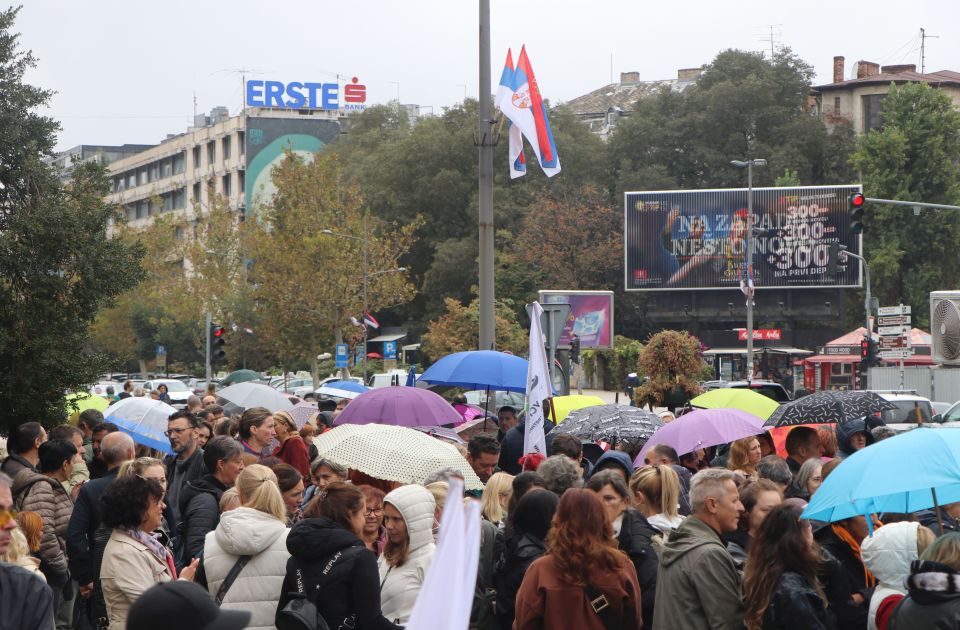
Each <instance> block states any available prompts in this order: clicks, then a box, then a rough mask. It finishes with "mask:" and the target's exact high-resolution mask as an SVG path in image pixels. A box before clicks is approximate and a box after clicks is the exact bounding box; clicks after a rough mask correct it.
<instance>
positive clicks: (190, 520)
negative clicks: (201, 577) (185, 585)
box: [178, 435, 243, 566]
mask: <svg viewBox="0 0 960 630" xmlns="http://www.w3.org/2000/svg"><path fill="white" fill-rule="evenodd" d="M203 462H204V464H205V465H206V468H207V470H208V471H210V472H209V473H208V474H206V475H204V476H203V477H201V478H200V479H197V480H195V481H188V482H187V485H186V486H185V487H184V488H183V490H181V491H180V510H179V513H180V518H181V520H180V532H181V541H182V543H181V551H180V558H179V562H178V564H179V565H180V566H186V565H187V564H190V560H192V559H193V558H199V557H200V554H201V553H203V546H204V539H205V538H206V536H207V534H208V533H210V532H212V531H213V530H214V529H216V528H217V523H219V522H220V499H221V498H222V497H223V493H224V492H226V491H227V488H232V487H233V484H234V482H236V480H237V475H239V474H240V472H241V471H242V470H243V449H242V448H241V446H240V443H239V442H237V441H236V440H234V439H233V438H231V437H227V436H226V435H217V436H215V437H212V438H210V441H209V442H207V446H206V448H204V449H203Z"/></svg>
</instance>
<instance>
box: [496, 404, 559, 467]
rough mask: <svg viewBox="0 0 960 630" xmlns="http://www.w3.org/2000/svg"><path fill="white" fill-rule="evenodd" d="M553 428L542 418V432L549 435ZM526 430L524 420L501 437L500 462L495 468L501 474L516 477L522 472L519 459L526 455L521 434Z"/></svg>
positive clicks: (549, 422)
mask: <svg viewBox="0 0 960 630" xmlns="http://www.w3.org/2000/svg"><path fill="white" fill-rule="evenodd" d="M555 426H556V425H555V424H554V423H553V422H551V421H550V420H548V419H546V418H544V423H543V430H544V432H545V433H547V434H548V435H549V433H550V431H552V430H553V428H554V427H555ZM526 429H527V420H526V418H524V419H523V421H522V422H520V424H518V425H516V426H514V427H513V428H512V429H510V430H509V431H507V434H506V435H504V436H503V441H502V442H501V443H500V461H499V462H498V464H497V467H498V468H499V469H500V470H502V471H503V472H506V473H510V474H511V475H518V474H520V472H521V471H522V467H521V466H520V458H521V457H523V456H524V455H525V454H526V453H524V452H523V434H524V433H525V432H526Z"/></svg>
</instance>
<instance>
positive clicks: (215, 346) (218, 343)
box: [210, 324, 227, 365]
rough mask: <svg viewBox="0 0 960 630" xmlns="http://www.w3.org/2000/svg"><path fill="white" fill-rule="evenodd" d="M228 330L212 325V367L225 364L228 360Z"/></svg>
mask: <svg viewBox="0 0 960 630" xmlns="http://www.w3.org/2000/svg"><path fill="white" fill-rule="evenodd" d="M226 332H227V329H226V328H224V327H223V326H221V325H220V324H210V365H217V364H219V363H223V361H224V360H225V359H226V358H227V351H226V349H225V348H224V346H225V345H227V339H226Z"/></svg>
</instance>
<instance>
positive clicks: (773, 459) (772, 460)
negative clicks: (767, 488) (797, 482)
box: [757, 455, 800, 490]
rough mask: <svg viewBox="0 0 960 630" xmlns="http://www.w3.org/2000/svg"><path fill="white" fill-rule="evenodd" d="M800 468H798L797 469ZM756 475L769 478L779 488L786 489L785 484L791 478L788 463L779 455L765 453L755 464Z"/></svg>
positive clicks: (788, 483) (787, 483)
mask: <svg viewBox="0 0 960 630" xmlns="http://www.w3.org/2000/svg"><path fill="white" fill-rule="evenodd" d="M797 470H798V471H799V470H800V469H799V468H798V469H797ZM757 477H759V478H760V479H769V480H770V481H772V482H773V483H775V484H777V485H778V486H780V489H781V490H786V489H787V486H789V485H790V482H791V481H792V480H793V473H791V472H790V464H789V463H788V462H787V461H785V460H784V459H783V458H782V457H780V456H779V455H767V456H766V457H764V458H763V459H761V460H760V462H759V463H758V464H757Z"/></svg>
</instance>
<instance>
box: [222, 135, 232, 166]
mask: <svg viewBox="0 0 960 630" xmlns="http://www.w3.org/2000/svg"><path fill="white" fill-rule="evenodd" d="M220 148H221V153H223V161H224V162H226V161H227V160H229V159H230V136H224V137H223V140H221V141H220Z"/></svg>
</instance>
